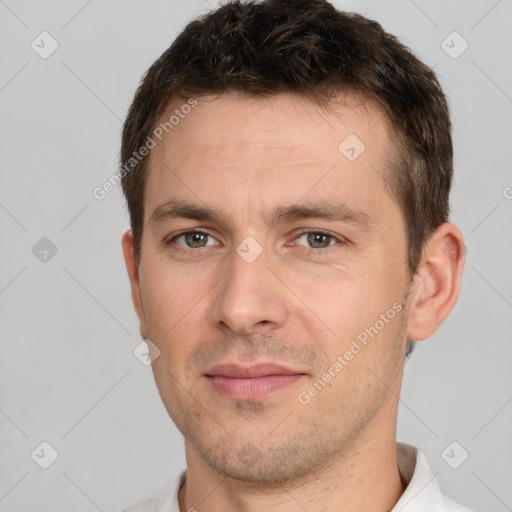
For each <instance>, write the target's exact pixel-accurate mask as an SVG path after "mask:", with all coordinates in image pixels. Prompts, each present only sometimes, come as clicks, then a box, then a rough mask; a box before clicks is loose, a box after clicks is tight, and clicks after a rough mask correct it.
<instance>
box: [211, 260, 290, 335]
mask: <svg viewBox="0 0 512 512" xmlns="http://www.w3.org/2000/svg"><path fill="white" fill-rule="evenodd" d="M231 262H232V267H231V271H230V272H228V274H227V275H226V276H225V278H224V279H222V281H221V283H219V286H218V287H217V295H216V297H215V304H214V307H213V318H214V322H215V324H216V325H220V326H221V327H222V328H224V329H226V328H229V329H230V330H231V331H233V332H235V333H237V334H240V335H244V334H245V335H246V334H251V333H253V332H257V331H261V330H263V329H264V330H272V329H275V328H277V327H280V326H282V325H283V324H284V323H285V322H286V319H287V317H288V309H287V305H286V296H285V295H286V286H285V285H284V284H283V283H282V282H281V281H280V280H279V279H278V278H277V277H276V275H275V274H274V272H275V273H276V274H277V272H276V271H275V270H273V269H272V270H271V269H270V268H269V258H267V254H266V252H265V251H263V253H262V254H260V255H259V257H258V258H257V259H256V260H254V261H252V262H248V261H246V260H245V259H244V258H243V257H241V256H240V255H239V254H238V253H237V252H235V251H233V256H232V258H231Z"/></svg>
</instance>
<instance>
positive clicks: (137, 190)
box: [121, 0, 453, 276]
mask: <svg viewBox="0 0 512 512" xmlns="http://www.w3.org/2000/svg"><path fill="white" fill-rule="evenodd" d="M232 91H236V92H241V93H245V94H248V95H256V96H262V97H265V96H272V95H276V94H280V93H295V94H298V95H301V96H303V97H305V98H307V99H310V100H311V101H313V102H316V103H317V104H319V105H323V106H325V105H328V103H329V101H330V100H333V99H334V98H335V97H336V96H337V95H339V94H340V93H354V94H356V95H357V96H359V97H362V98H363V99H370V100H374V101H376V102H377V103H378V104H379V105H380V106H381V107H382V108H383V109H384V111H385V112H386V114H387V117H388V119H389V121H390V122H391V125H392V127H393V130H394V134H393V136H394V142H395V144H394V148H392V149H393V151H392V153H393V154H395V155H396V156H397V158H394V159H391V160H393V161H394V162H395V165H394V166H393V167H394V168H393V169H392V172H389V173H388V176H387V179H386V183H387V186H388V188H389V191H390V193H391V194H392V196H393V197H394V198H395V199H396V201H397V203H398V204H399V206H400V208H401V211H402V214H403V217H404V222H405V227H406V239H407V247H408V249H407V250H408V254H407V259H408V270H409V275H410V276H412V275H414V273H415V272H416V270H417V267H418V264H419V262H420V259H421V253H422V249H423V246H424V244H425V242H426V241H427V239H428V238H429V235H430V234H431V233H432V232H433V231H435V229H436V228H437V227H438V226H439V225H441V224H442V223H444V222H446V221H447V220H448V215H449V192H450V187H451V179H452V153H453V150H452V140H451V133H450V131H451V126H450V118H449V112H448V106H447V102H446V98H445V96H444V94H443V91H442V89H441V87H440V85H439V82H438V80H437V78H436V75H435V73H434V72H433V71H432V70H431V69H430V68H429V67H428V66H426V65H425V64H423V63H422V62H421V61H420V60H419V59H418V58H416V57H415V56H414V55H413V53H412V52H411V51H410V50H409V49H408V48H407V47H405V46H404V45H403V44H401V43H400V42H399V41H398V39H397V38H396V37H395V36H393V35H391V34H388V33H387V32H385V31H384V29H383V28H382V27H381V25H380V24H379V23H377V22H375V21H372V20H369V19H367V18H365V17H363V16H361V15H359V14H355V13H347V12H342V11H339V10H337V9H335V8H334V7H333V6H332V5H331V4H330V3H329V2H328V1H327V0H267V1H262V2H256V1H252V0H248V1H241V0H233V1H230V2H228V3H226V4H224V5H222V6H220V7H219V8H217V9H216V10H214V11H212V12H210V13H208V14H206V15H204V16H201V17H199V18H197V19H195V20H193V21H192V22H190V23H189V24H188V25H187V26H186V27H185V29H184V30H183V31H182V32H181V33H180V34H179V35H178V37H177V38H176V39H175V41H174V42H173V43H172V45H171V46H170V47H169V48H168V49H167V50H166V51H165V52H164V53H163V54H162V55H161V56H160V58H158V59H157V60H156V61H155V63H154V64H153V65H152V66H151V67H150V68H149V70H148V71H147V73H146V75H145V76H144V78H143V80H142V82H141V84H140V86H139V87H138V89H137V92H136V94H135V98H134V100H133V103H132V105H131V107H130V109H129V112H128V116H127V118H126V121H125V123H124V127H123V135H122V147H121V166H122V167H121V168H122V170H123V169H124V172H122V173H121V181H122V187H123V192H124V194H125V197H126V200H127V204H128V210H129V213H130V220H131V229H132V232H133V237H134V248H135V256H136V261H137V263H138V264H139V263H140V258H141V257H142V253H141V242H142V230H143V219H144V204H143V197H144V185H145V182H146V176H147V170H148V169H147V168H148V165H147V163H148V156H145V157H143V158H137V159H136V160H133V155H135V154H138V151H139V149H140V148H141V147H142V146H143V145H144V143H145V141H146V140H147V138H148V137H149V136H150V135H151V133H152V132H153V130H154V129H155V127H156V125H157V122H158V121H159V119H160V117H161V116H162V114H163V113H164V111H165V109H166V108H167V107H168V106H169V104H170V102H171V101H174V100H175V99H177V98H182V99H186V98H190V97H193V96H196V97H200V96H201V95H203V96H206V95H210V94H218V93H225V92H232ZM130 159H132V161H133V164H132V165H131V167H127V163H128V162H129V161H130Z"/></svg>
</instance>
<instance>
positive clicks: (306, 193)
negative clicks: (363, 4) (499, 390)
mask: <svg viewBox="0 0 512 512" xmlns="http://www.w3.org/2000/svg"><path fill="white" fill-rule="evenodd" d="M121 161H122V162H121V164H122V167H121V172H120V174H121V178H122V185H123V191H124V194H125V196H126V199H127V203H128V209H129V212H130V220H131V230H130V231H128V232H127V233H125V234H124V236H123V240H122V245H123V251H124V257H125V262H126V267H127V270H128V275H129V278H130V283H131V290H132V298H133V302H134V306H135V309H136V312H137V315H138V317H139V321H140V333H141V336H142V337H143V339H145V340H146V341H147V343H148V347H149V349H150V354H151V359H152V369H153V373H154V376H155V380H156V384H157V387H158V390H159V393H160V396H161V398H162V401H163V403H164V405H165V407H166V409H167V411H168V413H169V415H170V417H171V418H172V420H173V421H174V422H175V424H176V426H177V427H178V429H179V430H180V431H181V433H182V434H183V436H184V438H185V450H186V460H187V469H186V471H184V472H183V473H182V474H181V475H180V477H179V478H178V479H177V481H176V482H173V483H172V485H171V486H170V487H169V488H168V489H166V490H165V491H164V492H163V493H162V495H161V496H160V497H158V498H155V499H151V500H148V501H145V502H143V503H140V504H139V505H137V506H135V507H133V508H130V509H129V510H130V511H132V512H136V511H137V512H140V511H148V512H149V511H160V512H171V511H173V512H174V511H181V512H184V511H195V510H197V511H199V512H202V511H208V512H217V511H221V512H226V511H239V510H244V511H250V512H252V511H263V510H272V511H278V512H281V511H292V510H293V511H296V510H307V511H308V512H320V511H334V510H343V511H344V512H352V511H354V512H355V511H358V512H360V511H372V512H388V511H390V510H392V511H396V512H398V511H403V512H416V511H427V510H428V511H433V510H436V511H467V510H468V509H466V508H464V507H462V506H460V505H457V504H456V503H454V502H453V501H451V500H450V499H448V498H446V497H444V496H443V495H442V493H441V491H440V489H439V486H438V484H437V482H436V479H435V478H434V477H433V474H432V472H431V470H430V469H429V466H428V463H427V461H426V459H425V456H424V455H423V454H422V453H421V451H419V450H417V449H416V448H415V447H412V446H410V445H406V444H404V443H397V442H396V420H397V409H398V397H399V393H400V386H401V381H402V375H403V366H404V362H405V358H406V356H407V355H408V354H409V353H410V352H411V350H412V347H413V345H412V344H413V342H416V341H419V340H423V339H426V338H428V337H430V336H431V335H432V334H433V333H434V332H435V331H436V329H437V327H438V326H439V325H440V323H441V322H442V321H443V320H444V319H445V318H446V317H447V315H448V314H449V312H450V311H451V310H452V308H453V306H454V304H455V302H456V300H457V295H458V291H459V284H460V279H461V273H462V269H463V263H464V250H463V248H464V245H463V240H462V235H461V233H460V230H459V229H458V228H457V227H456V226H455V225H453V224H452V223H449V222H448V213H449V202H448V199H449V191H450V184H451V177H452V143H451V135H450V120H449V115H448V109H447V105H446V100H445V97H444V94H443V92H442V90H441V88H440V86H439V84H438V81H437V79H436V77H435V75H434V73H433V72H432V70H430V69H429V68H428V67H427V66H425V65H424V64H423V63H421V62H420V61H419V60H418V59H417V58H416V57H414V56H413V55H412V54H411V52H410V51H409V50H408V49H407V48H405V47H404V46H403V45H401V44H400V43H399V42H398V40H397V39H396V38H394V37H393V36H391V35H389V34H387V33H385V32H384V31H383V29H382V28H381V26H380V25H379V24H377V23H376V22H373V21H370V20H368V19H366V18H364V17H362V16H359V15H356V14H349V13H343V12H339V11H337V10H336V9H335V8H334V7H333V6H332V5H331V4H329V3H328V2H327V1H325V0H308V1H306V0H299V1H298V0H269V1H267V2H261V3H260V2H238V1H234V2H230V3H227V4H225V5H224V6H221V7H219V8H218V9H217V10H214V11H213V12H211V13H209V14H208V15H206V16H204V17H202V18H199V19H197V20H194V21H192V22H191V23H190V24H189V25H188V26H187V27H186V28H185V29H184V30H183V32H182V33H181V34H180V35H179V36H178V38H177V39H176V40H175V41H174V43H173V44H172V45H171V47H170V48H169V49H168V50H167V51H166V52H165V53H164V54H163V55H162V56H161V57H160V58H159V59H158V60H157V61H156V62H155V63H154V64H153V65H152V66H151V68H150V69H149V70H148V72H147V74H146V76H145V77H144V79H143V81H142V83H141V85H140V87H139V89H138V90H137V93H136V95H135V99H134V101H133V104H132V105H131V108H130V111H129V113H128V117H127V119H126V122H125V125H124V130H123V138H122V149H121Z"/></svg>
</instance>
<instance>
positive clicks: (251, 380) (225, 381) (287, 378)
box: [205, 363, 306, 400]
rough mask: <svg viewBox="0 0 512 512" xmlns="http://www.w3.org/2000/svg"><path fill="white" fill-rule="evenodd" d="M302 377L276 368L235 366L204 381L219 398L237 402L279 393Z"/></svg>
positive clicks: (215, 370)
mask: <svg viewBox="0 0 512 512" xmlns="http://www.w3.org/2000/svg"><path fill="white" fill-rule="evenodd" d="M305 376H306V374H305V373H303V372H301V371H297V370H292V369H290V368H285V367H283V366H279V365H276V364H272V363H268V364H257V365H253V366H239V365H235V364H221V365H218V366H214V367H213V368H212V369H211V370H209V371H208V372H207V373H206V374H205V377H206V378H207V379H208V381H209V382H210V385H211V386H212V387H213V389H214V390H215V391H216V392H217V393H220V394H221V395H224V396H227V397H229V398H233V399H237V400H256V399H262V398H266V397H267V396H269V395H271V394H273V393H276V392H277V391H280V390H283V389H285V388H287V387H289V386H291V385H293V384H295V383H296V382H298V381H299V380H301V379H303V378H304V377H305Z"/></svg>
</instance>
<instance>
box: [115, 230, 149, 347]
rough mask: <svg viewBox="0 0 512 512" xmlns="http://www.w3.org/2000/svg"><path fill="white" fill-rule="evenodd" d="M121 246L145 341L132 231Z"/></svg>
mask: <svg viewBox="0 0 512 512" xmlns="http://www.w3.org/2000/svg"><path fill="white" fill-rule="evenodd" d="M121 244H122V247H123V256H124V262H125V265H126V271H127V273H128V278H129V279H130V288H131V294H132V302H133V307H134V308H135V312H136V313H137V316H138V317H139V324H140V335H141V336H142V338H143V339H146V338H147V334H146V330H147V329H146V322H145V318H144V310H143V308H142V300H141V292H140V278H139V267H138V266H137V264H136V262H135V249H134V245H133V234H132V232H131V231H130V230H128V231H126V233H124V235H123V237H122V239H121Z"/></svg>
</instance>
